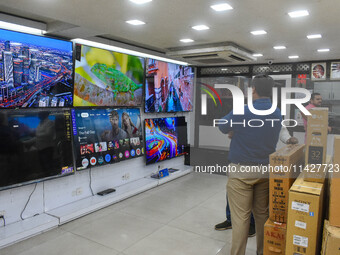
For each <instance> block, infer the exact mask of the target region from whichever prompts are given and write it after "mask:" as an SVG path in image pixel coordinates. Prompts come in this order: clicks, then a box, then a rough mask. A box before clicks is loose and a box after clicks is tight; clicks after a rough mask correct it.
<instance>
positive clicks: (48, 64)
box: [0, 29, 73, 108]
mask: <svg viewBox="0 0 340 255" xmlns="http://www.w3.org/2000/svg"><path fill="white" fill-rule="evenodd" d="M72 55H73V48H72V42H70V41H63V40H58V39H53V38H49V37H45V36H37V35H30V34H25V33H20V32H14V31H9V30H3V29H0V108H18V107H25V108H26V107H70V106H72V103H73V100H72V97H73V96H72V92H73V80H72V75H73V60H72Z"/></svg>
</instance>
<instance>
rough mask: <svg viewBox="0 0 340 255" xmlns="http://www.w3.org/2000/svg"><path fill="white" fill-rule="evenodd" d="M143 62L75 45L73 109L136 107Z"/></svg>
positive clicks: (139, 59) (140, 88) (140, 97)
mask: <svg viewBox="0 0 340 255" xmlns="http://www.w3.org/2000/svg"><path fill="white" fill-rule="evenodd" d="M144 61H145V60H144V58H141V57H136V56H132V55H127V54H123V53H118V52H113V51H109V50H104V49H99V48H94V47H90V46H85V45H80V44H77V45H76V63H75V66H76V68H75V84H74V106H140V105H141V104H142V100H143V83H144Z"/></svg>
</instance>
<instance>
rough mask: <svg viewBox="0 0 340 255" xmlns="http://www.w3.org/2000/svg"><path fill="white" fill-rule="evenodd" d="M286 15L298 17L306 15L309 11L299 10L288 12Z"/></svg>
mask: <svg viewBox="0 0 340 255" xmlns="http://www.w3.org/2000/svg"><path fill="white" fill-rule="evenodd" d="M288 15H289V16H290V17H291V18H299V17H304V16H308V15H309V12H308V11H307V10H300V11H294V12H289V13H288Z"/></svg>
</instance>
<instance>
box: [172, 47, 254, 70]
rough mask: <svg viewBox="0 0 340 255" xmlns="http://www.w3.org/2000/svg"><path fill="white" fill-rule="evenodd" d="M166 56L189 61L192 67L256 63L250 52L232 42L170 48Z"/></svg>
mask: <svg viewBox="0 0 340 255" xmlns="http://www.w3.org/2000/svg"><path fill="white" fill-rule="evenodd" d="M167 55H168V56H171V57H178V58H183V59H186V60H188V61H191V63H192V64H194V65H195V64H196V65H202V64H209V65H214V64H215V65H217V64H221V63H244V62H252V61H256V58H255V57H254V56H253V55H252V54H251V52H250V51H247V50H245V49H244V48H242V47H240V46H238V45H236V44H234V43H232V42H226V43H216V44H209V45H207V44H206V45H196V46H188V47H180V48H171V49H169V51H168V52H167ZM222 59H223V61H222ZM205 60H206V61H205Z"/></svg>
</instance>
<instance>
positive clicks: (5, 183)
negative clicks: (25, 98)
mask: <svg viewBox="0 0 340 255" xmlns="http://www.w3.org/2000/svg"><path fill="white" fill-rule="evenodd" d="M71 142H72V139H71V114H70V111H69V110H66V109H58V110H57V109H53V108H44V109H16V110H14V109H3V110H1V111H0V189H6V188H11V187H13V186H16V185H23V184H27V183H32V182H35V181H37V180H41V179H48V178H54V177H58V176H63V175H67V174H70V173H73V172H74V171H73V156H72V143H71Z"/></svg>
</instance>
